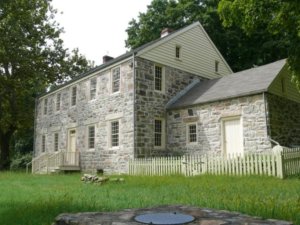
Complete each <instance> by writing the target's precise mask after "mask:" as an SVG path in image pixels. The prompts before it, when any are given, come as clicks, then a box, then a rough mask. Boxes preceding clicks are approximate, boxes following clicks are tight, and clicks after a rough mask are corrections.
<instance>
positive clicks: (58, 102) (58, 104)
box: [55, 93, 61, 112]
mask: <svg viewBox="0 0 300 225" xmlns="http://www.w3.org/2000/svg"><path fill="white" fill-rule="evenodd" d="M60 109H61V93H57V94H56V102H55V110H56V111H57V112H58V111H60Z"/></svg>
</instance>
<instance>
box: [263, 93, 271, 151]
mask: <svg viewBox="0 0 300 225" xmlns="http://www.w3.org/2000/svg"><path fill="white" fill-rule="evenodd" d="M263 99H264V105H265V119H266V128H267V137H268V140H269V141H270V142H271V143H272V139H271V137H270V130H271V127H270V126H271V125H270V120H269V107H268V102H267V97H266V93H265V92H263ZM271 147H272V146H271Z"/></svg>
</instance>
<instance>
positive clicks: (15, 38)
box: [0, 0, 89, 169]
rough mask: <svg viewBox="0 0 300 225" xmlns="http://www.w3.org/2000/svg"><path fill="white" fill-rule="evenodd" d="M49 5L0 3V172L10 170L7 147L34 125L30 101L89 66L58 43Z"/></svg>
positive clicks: (42, 0) (31, 0)
mask: <svg viewBox="0 0 300 225" xmlns="http://www.w3.org/2000/svg"><path fill="white" fill-rule="evenodd" d="M55 13H56V12H55V10H53V9H52V7H51V5H50V0H27V1H25V0H1V1H0V169H3V168H8V167H9V160H10V156H9V144H10V141H11V138H12V136H13V135H14V133H15V132H16V131H17V130H18V131H21V130H22V129H25V130H26V129H28V128H29V127H32V126H33V117H34V108H35V107H34V104H35V97H36V96H37V95H38V94H39V93H41V92H43V91H44V90H45V88H46V87H47V86H49V84H50V83H52V82H54V81H57V80H64V79H65V77H66V76H67V75H68V74H69V73H71V72H72V73H73V72H76V73H80V72H83V71H84V70H85V69H86V68H87V67H89V63H88V62H87V60H86V59H85V58H84V57H83V56H81V55H80V54H79V52H78V50H75V52H73V53H69V51H68V50H67V49H65V48H64V47H63V41H62V40H61V39H60V34H61V32H62V29H61V28H60V27H59V26H58V24H57V23H56V22H55V21H54V15H55Z"/></svg>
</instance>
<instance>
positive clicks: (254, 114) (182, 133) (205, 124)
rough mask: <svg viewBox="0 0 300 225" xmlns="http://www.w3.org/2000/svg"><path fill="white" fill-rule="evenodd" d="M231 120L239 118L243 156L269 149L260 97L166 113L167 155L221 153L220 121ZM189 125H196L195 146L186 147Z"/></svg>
mask: <svg viewBox="0 0 300 225" xmlns="http://www.w3.org/2000/svg"><path fill="white" fill-rule="evenodd" d="M188 109H190V110H192V111H193V116H189V114H188ZM232 116H240V117H241V118H242V120H241V121H242V126H243V142H244V152H250V151H251V152H263V151H269V150H270V149H271V144H270V142H269V140H268V137H267V125H266V116H265V104H264V98H263V95H262V94H259V95H254V96H249V97H240V98H234V99H229V100H224V101H217V102H213V103H207V104H202V105H195V106H191V107H189V108H184V109H177V110H171V111H169V112H168V120H167V121H168V151H169V153H170V154H174V155H180V154H184V153H220V152H222V131H221V128H222V125H221V124H222V119H226V118H227V117H232ZM191 122H193V123H196V124H197V142H196V143H187V124H188V123H191Z"/></svg>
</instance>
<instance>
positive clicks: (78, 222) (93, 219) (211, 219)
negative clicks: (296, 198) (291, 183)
mask: <svg viewBox="0 0 300 225" xmlns="http://www.w3.org/2000/svg"><path fill="white" fill-rule="evenodd" d="M162 212H176V213H183V214H188V215H191V216H193V217H195V220H194V221H193V222H191V223H188V224H189V225H225V224H226V225H230V224H232V225H246V224H249V225H250V224H253V225H292V223H291V222H287V221H280V220H273V219H267V220H263V219H262V218H259V217H251V216H248V215H244V214H240V213H238V212H229V211H224V210H213V209H207V208H197V207H192V206H161V207H155V208H145V209H127V210H123V211H120V212H108V213H101V212H96V213H77V214H61V215H59V216H58V217H57V218H56V219H55V222H54V223H53V224H52V225H71V224H72V225H100V224H105V225H138V224H142V223H139V222H136V221H134V218H135V216H138V215H141V214H146V213H162Z"/></svg>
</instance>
